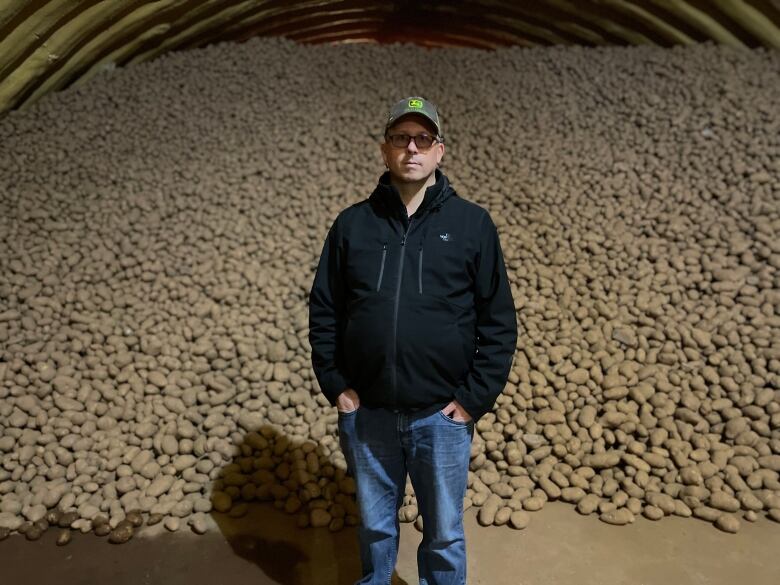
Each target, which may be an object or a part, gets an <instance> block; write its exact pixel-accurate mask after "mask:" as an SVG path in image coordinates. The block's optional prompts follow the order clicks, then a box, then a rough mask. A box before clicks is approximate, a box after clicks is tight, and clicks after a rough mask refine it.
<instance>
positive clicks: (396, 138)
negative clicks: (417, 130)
mask: <svg viewBox="0 0 780 585" xmlns="http://www.w3.org/2000/svg"><path fill="white" fill-rule="evenodd" d="M387 140H388V142H390V144H392V145H393V146H394V147H395V148H406V147H407V146H409V143H410V142H411V141H412V140H414V144H415V145H416V146H417V148H419V149H420V150H428V149H429V148H430V147H431V146H433V143H434V142H439V139H438V138H436V137H434V136H431V135H429V134H418V135H417V136H409V135H408V134H390V135H388V136H387Z"/></svg>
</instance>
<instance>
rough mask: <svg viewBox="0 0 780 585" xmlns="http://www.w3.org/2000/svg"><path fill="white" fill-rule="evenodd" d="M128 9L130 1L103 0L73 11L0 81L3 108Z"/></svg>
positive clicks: (12, 103)
mask: <svg viewBox="0 0 780 585" xmlns="http://www.w3.org/2000/svg"><path fill="white" fill-rule="evenodd" d="M126 10H127V5H124V4H123V3H122V2H116V1H114V0H104V1H103V2H98V3H97V4H95V5H94V6H90V7H89V8H87V9H86V10H84V11H83V12H80V13H79V14H77V15H74V17H73V18H72V19H70V20H69V21H68V22H66V23H65V24H64V25H62V26H61V27H60V28H58V29H57V30H56V31H54V32H53V33H52V34H51V36H50V37H49V38H48V40H47V41H46V42H44V43H42V44H41V46H39V47H37V48H36V49H35V50H34V51H33V52H32V53H31V54H30V55H28V56H27V57H26V58H25V60H24V61H23V62H22V64H21V65H19V67H17V68H15V69H14V70H13V71H11V72H10V73H9V74H8V76H7V77H6V78H5V79H3V81H2V82H0V112H3V111H6V110H8V109H11V108H13V107H14V106H15V105H16V104H17V103H18V102H19V101H20V100H21V99H22V98H23V96H24V95H25V94H26V93H27V92H28V91H30V89H31V88H32V87H33V86H34V85H35V84H38V83H40V82H41V78H43V77H44V76H45V75H46V73H47V71H48V70H49V69H50V68H52V67H56V65H55V63H56V62H57V61H59V60H60V59H61V58H63V57H64V56H66V55H68V54H69V53H70V52H71V51H72V50H73V49H74V48H75V47H77V46H79V45H80V44H81V43H83V42H84V41H85V40H86V39H88V38H89V37H90V36H92V35H93V34H94V33H95V32H96V31H98V30H100V29H101V28H103V27H104V26H105V23H106V22H111V21H112V20H115V19H116V18H117V17H118V16H119V15H121V14H122V12H123V11H126Z"/></svg>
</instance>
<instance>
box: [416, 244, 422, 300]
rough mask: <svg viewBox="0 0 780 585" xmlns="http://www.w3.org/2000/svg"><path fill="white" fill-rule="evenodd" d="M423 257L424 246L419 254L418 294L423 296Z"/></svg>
mask: <svg viewBox="0 0 780 585" xmlns="http://www.w3.org/2000/svg"><path fill="white" fill-rule="evenodd" d="M422 256H423V247H422V244H421V245H420V249H419V252H418V254H417V292H418V293H420V294H423V292H422Z"/></svg>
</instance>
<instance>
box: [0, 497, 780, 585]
mask: <svg viewBox="0 0 780 585" xmlns="http://www.w3.org/2000/svg"><path fill="white" fill-rule="evenodd" d="M211 520H212V522H211V527H210V530H209V532H208V533H207V534H205V535H203V536H196V535H195V534H193V533H191V532H189V531H188V530H181V531H179V532H177V533H168V532H167V531H166V530H165V529H164V528H162V526H160V525H158V526H154V527H144V528H143V529H142V530H141V531H140V532H139V533H138V534H137V535H136V536H135V537H134V538H133V539H132V540H131V541H130V542H129V543H127V544H124V545H111V544H109V543H108V542H107V541H106V540H105V539H101V538H99V537H97V536H94V535H92V534H87V535H82V534H75V535H74V538H73V541H72V542H71V543H70V544H69V545H67V546H65V547H58V546H56V544H55V539H56V532H55V531H53V530H50V531H48V532H47V533H46V534H44V536H43V537H42V538H41V539H40V540H39V541H36V542H28V541H26V540H25V539H24V537H23V536H19V535H15V536H13V537H11V538H9V539H7V540H5V541H4V542H1V543H0V583H7V584H14V585H21V584H28V583H30V584H33V583H35V584H36V585H48V584H49V583H52V584H54V583H56V584H58V585H59V584H68V585H87V584H92V583H111V584H112V585H147V584H150V585H151V584H154V585H156V584H162V583H164V584H165V585H179V584H187V585H194V584H198V583H208V584H209V585H215V584H220V583H230V584H231V585H242V584H245V583H246V584H252V585H271V584H274V585H276V584H278V585H351V584H352V583H354V582H355V581H356V580H357V579H358V577H359V575H360V561H359V558H358V550H357V541H356V538H357V535H356V531H355V529H354V528H353V529H348V530H343V531H341V532H338V533H330V532H328V530H326V529H306V530H300V529H297V528H296V527H295V519H294V518H293V517H290V516H288V515H287V514H285V513H283V512H280V511H278V510H276V509H274V508H273V507H272V506H270V505H255V506H252V507H251V509H250V512H249V514H248V515H247V516H245V517H243V518H241V519H233V518H229V517H227V516H225V515H222V514H216V513H215V514H214V515H213V516H212V517H211ZM466 535H467V545H468V556H469V568H468V572H469V577H468V582H469V583H470V584H472V585H558V584H560V585H563V584H570V583H571V584H575V583H576V584H577V585H591V584H592V585H678V584H680V585H683V584H691V585H704V584H706V585H733V584H735V583H744V584H750V585H776V584H777V583H778V582H779V581H780V555H778V551H780V527H779V526H778V525H777V524H774V523H772V522H769V521H764V522H758V523H756V524H749V523H746V525H745V526H744V527H743V529H742V530H741V531H740V532H739V534H727V533H724V532H721V531H719V530H717V529H715V528H714V527H713V526H712V525H711V524H709V523H705V522H702V521H694V520H685V519H682V518H677V517H667V518H664V519H663V520H662V521H660V522H652V521H650V520H647V519H645V518H639V519H637V521H636V522H635V523H634V524H632V525H629V526H624V527H615V526H609V525H607V524H604V523H603V522H600V521H599V520H598V519H597V518H596V517H595V516H589V517H585V516H580V515H579V514H577V513H576V512H574V510H573V508H572V507H571V506H569V505H565V504H562V503H558V502H551V503H549V504H548V505H547V506H545V507H544V509H543V510H541V511H540V512H538V513H535V514H534V515H533V519H532V522H531V525H530V526H529V527H528V528H527V529H525V530H523V531H516V530H512V529H511V528H508V527H491V528H482V527H479V526H478V525H477V522H476V515H475V513H474V512H473V511H471V510H470V511H467V512H466ZM420 538H421V535H420V533H419V532H418V531H417V530H416V529H415V528H414V527H413V526H412V525H411V524H403V525H402V534H401V549H400V551H399V557H398V564H397V569H396V572H397V574H396V575H395V578H394V585H403V584H406V585H412V584H417V583H418V580H417V565H416V547H417V544H418V543H419V541H420Z"/></svg>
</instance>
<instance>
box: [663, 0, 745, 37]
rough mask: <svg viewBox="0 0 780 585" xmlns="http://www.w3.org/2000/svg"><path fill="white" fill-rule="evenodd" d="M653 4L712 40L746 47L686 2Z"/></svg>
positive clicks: (676, 0) (665, 1)
mask: <svg viewBox="0 0 780 585" xmlns="http://www.w3.org/2000/svg"><path fill="white" fill-rule="evenodd" d="M650 2H652V3H653V4H656V5H658V6H660V7H661V8H663V9H665V10H667V11H668V12H671V13H672V14H674V15H675V16H676V17H678V18H679V19H680V20H684V21H685V22H687V23H688V24H690V25H691V26H693V27H694V28H696V29H698V30H700V31H702V32H703V33H704V34H706V35H707V36H708V37H710V38H711V39H713V40H715V41H717V42H719V43H721V44H724V45H728V46H730V47H744V46H745V44H744V43H743V42H742V41H740V40H739V39H738V38H737V37H736V36H734V35H733V34H732V33H731V32H730V31H729V30H728V29H726V28H724V27H723V26H721V25H720V23H719V22H718V21H717V20H715V19H714V18H712V17H711V16H710V15H708V14H706V13H705V12H702V11H701V10H699V9H698V8H695V7H694V6H691V5H690V4H688V3H687V2H685V0H650Z"/></svg>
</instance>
